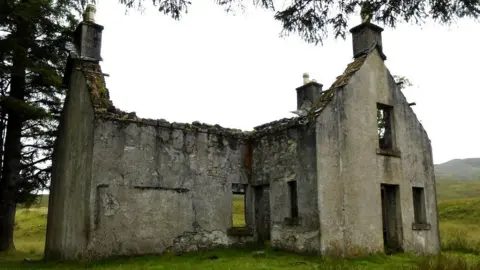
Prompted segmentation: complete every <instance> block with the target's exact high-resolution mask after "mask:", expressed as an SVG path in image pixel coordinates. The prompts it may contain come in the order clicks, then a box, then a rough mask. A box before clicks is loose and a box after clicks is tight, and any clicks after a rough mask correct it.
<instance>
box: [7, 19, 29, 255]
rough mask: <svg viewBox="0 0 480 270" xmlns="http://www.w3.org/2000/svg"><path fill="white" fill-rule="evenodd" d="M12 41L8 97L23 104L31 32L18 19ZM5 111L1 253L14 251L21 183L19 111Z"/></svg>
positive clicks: (20, 117) (21, 117)
mask: <svg viewBox="0 0 480 270" xmlns="http://www.w3.org/2000/svg"><path fill="white" fill-rule="evenodd" d="M13 37H14V38H15V41H16V45H15V47H14V49H13V58H12V74H11V85H10V95H9V96H10V97H11V98H13V99H16V100H17V101H24V100H25V96H26V88H25V86H26V81H25V80H26V68H27V57H28V55H27V53H28V45H29V40H30V31H29V28H28V22H27V21H26V20H25V19H24V18H22V17H20V16H19V17H18V18H17V27H16V32H15V33H14V35H13ZM13 105H14V104H13ZM6 109H7V115H8V122H7V133H6V136H5V149H4V160H3V170H2V178H1V179H0V251H6V250H12V249H15V246H14V244H13V230H14V227H15V210H16V204H17V203H16V197H17V189H18V183H19V181H20V169H21V151H22V145H21V136H22V124H23V121H24V120H23V115H22V114H21V110H14V109H13V108H11V107H8V108H6ZM17 109H18V108H17Z"/></svg>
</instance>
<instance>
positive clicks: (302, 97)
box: [296, 73, 323, 110]
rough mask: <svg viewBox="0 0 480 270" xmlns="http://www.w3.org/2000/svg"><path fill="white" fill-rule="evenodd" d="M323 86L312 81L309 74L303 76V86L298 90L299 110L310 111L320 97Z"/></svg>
mask: <svg viewBox="0 0 480 270" xmlns="http://www.w3.org/2000/svg"><path fill="white" fill-rule="evenodd" d="M322 87H323V85H322V84H320V83H317V82H316V81H315V80H310V76H309V75H308V73H304V74H303V85H302V86H300V87H298V88H297V89H296V90H297V110H309V109H310V108H311V107H312V106H313V105H314V104H315V103H316V102H317V101H318V98H319V97H320V93H321V92H322Z"/></svg>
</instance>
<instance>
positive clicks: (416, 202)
mask: <svg viewBox="0 0 480 270" xmlns="http://www.w3.org/2000/svg"><path fill="white" fill-rule="evenodd" d="M412 193H413V214H414V218H415V223H417V224H426V223H427V213H426V209H425V192H424V189H423V188H420V187H413V188H412Z"/></svg>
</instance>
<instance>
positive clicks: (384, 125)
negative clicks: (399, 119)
mask: <svg viewBox="0 0 480 270" xmlns="http://www.w3.org/2000/svg"><path fill="white" fill-rule="evenodd" d="M377 131H378V143H379V147H380V149H393V147H394V145H393V143H394V141H393V107H392V106H389V105H385V104H381V103H377Z"/></svg>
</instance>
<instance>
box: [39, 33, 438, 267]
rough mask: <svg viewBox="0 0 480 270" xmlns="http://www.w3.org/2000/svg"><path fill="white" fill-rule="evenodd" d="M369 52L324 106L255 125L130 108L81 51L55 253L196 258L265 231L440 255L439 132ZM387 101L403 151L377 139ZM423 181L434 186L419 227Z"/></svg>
mask: <svg viewBox="0 0 480 270" xmlns="http://www.w3.org/2000/svg"><path fill="white" fill-rule="evenodd" d="M87 26H88V25H87ZM83 27H85V25H83ZM372 29H374V30H375V29H377V28H375V27H373V28H372ZM87 32H88V31H87ZM90 32H91V31H90ZM90 32H88V33H90ZM375 37H376V38H378V36H375ZM361 39H362V37H357V39H356V40H361ZM367 41H368V40H367ZM373 45H374V44H373ZM370 47H371V49H370V50H369V51H366V52H362V54H360V55H358V56H357V57H356V59H355V60H354V61H353V62H352V63H351V64H350V65H348V66H347V69H346V70H345V72H344V74H343V75H341V76H339V77H338V78H337V80H336V81H335V82H334V83H333V84H332V87H331V88H330V89H328V90H325V91H323V92H320V93H314V94H311V95H300V96H302V102H307V103H309V104H313V107H311V108H310V109H309V111H308V112H306V113H305V114H304V116H302V117H294V118H290V119H281V120H278V121H275V122H272V123H268V124H265V125H261V126H258V127H255V128H254V130H253V131H248V132H246V131H241V130H235V129H227V128H223V127H220V126H218V125H214V126H212V125H207V124H202V123H200V122H194V123H191V124H182V123H170V122H167V121H166V120H163V119H162V120H152V119H141V118H139V117H137V116H136V115H135V113H127V112H123V111H121V110H119V109H117V108H115V107H114V105H113V104H112V102H111V101H110V99H109V92H108V89H107V88H106V86H105V82H104V80H103V75H104V74H103V73H102V71H101V68H100V65H99V64H98V59H97V61H93V60H92V59H82V58H75V57H73V56H72V57H71V58H70V59H69V64H68V66H67V72H66V75H65V76H66V79H65V81H66V82H68V87H69V90H68V94H67V99H66V102H65V106H64V110H63V114H62V120H61V121H60V127H59V137H58V141H57V146H56V148H55V155H54V166H53V171H52V188H51V196H50V202H49V217H48V228H47V243H46V252H45V256H46V258H47V259H64V260H74V259H95V258H104V257H110V256H123V255H142V254H161V253H164V252H167V251H168V252H174V253H184V252H192V251H198V250H203V249H211V248H217V247H234V246H239V245H246V244H250V243H263V242H264V241H265V240H270V243H271V245H272V247H274V248H278V249H283V250H288V251H293V252H301V253H314V254H323V255H335V256H337V255H338V256H348V255H358V254H359V253H374V252H381V251H383V250H387V249H390V248H391V247H390V246H391V245H393V244H395V245H394V246H393V248H396V249H397V250H404V251H411V252H417V253H437V252H438V251H439V247H440V243H439V234H438V222H437V208H436V193H435V179H434V175H433V160H432V154H431V145H430V141H429V139H428V136H427V134H426V132H425V130H424V129H423V127H422V126H421V124H420V123H419V121H418V120H417V118H416V116H415V114H414V113H413V111H412V109H411V108H410V106H408V103H407V101H406V100H405V97H404V96H403V94H402V93H401V91H400V90H399V89H398V88H397V85H396V84H395V82H394V81H393V78H392V76H391V75H390V74H389V72H388V70H387V68H386V67H385V65H384V63H383V61H384V59H385V58H384V55H383V53H382V52H381V51H379V47H378V46H370ZM94 60H95V59H94ZM318 89H320V90H321V87H319V88H318ZM318 89H317V90H318ZM317 90H315V91H317ZM320 90H319V91H320ZM317 94H318V95H317ZM309 98H311V99H312V100H308V99H309ZM313 99H314V100H313ZM377 103H381V104H387V105H389V106H391V107H392V108H393V114H394V118H392V119H393V124H392V125H393V127H394V129H393V130H394V133H393V141H394V145H395V148H394V149H380V148H379V139H378V136H379V135H378V134H377V124H378V123H377V121H378V119H377V117H378V116H377V105H376V104H377ZM232 184H241V185H242V187H244V189H245V219H246V226H245V227H242V228H235V227H233V225H232V212H233V209H232V193H233V192H234V191H236V189H235V190H234V189H232ZM412 187H421V188H424V194H425V195H424V196H425V199H424V209H425V210H424V212H425V217H424V219H425V220H424V221H422V222H421V223H418V222H416V221H415V219H414V212H415V211H414V209H413V208H414V206H413V197H412V196H413V195H412ZM392 190H393V191H392ZM417 212H418V211H417ZM388 220H395V222H393V223H392V221H388ZM392 224H393V225H392ZM382 232H386V234H385V233H384V234H383V235H382ZM384 240H385V241H384ZM392 243H393V244H392Z"/></svg>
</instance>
